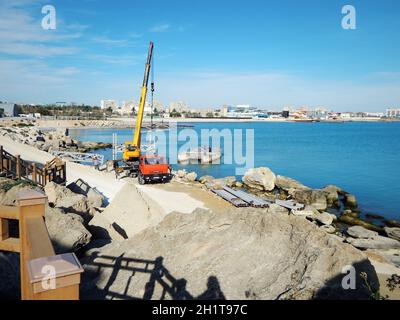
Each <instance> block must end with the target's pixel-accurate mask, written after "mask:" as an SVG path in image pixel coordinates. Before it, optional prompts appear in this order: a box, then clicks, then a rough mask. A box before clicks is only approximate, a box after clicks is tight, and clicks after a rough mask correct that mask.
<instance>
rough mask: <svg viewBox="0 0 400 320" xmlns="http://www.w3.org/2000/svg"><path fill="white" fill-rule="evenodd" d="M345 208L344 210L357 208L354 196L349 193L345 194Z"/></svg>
mask: <svg viewBox="0 0 400 320" xmlns="http://www.w3.org/2000/svg"><path fill="white" fill-rule="evenodd" d="M344 198H345V202H344V204H345V206H346V208H351V209H352V208H357V199H356V196H355V195H353V194H350V193H346V194H345V197H344Z"/></svg>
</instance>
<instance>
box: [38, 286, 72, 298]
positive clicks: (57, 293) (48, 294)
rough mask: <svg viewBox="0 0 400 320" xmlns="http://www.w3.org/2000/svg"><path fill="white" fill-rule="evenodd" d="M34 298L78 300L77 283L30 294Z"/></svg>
mask: <svg viewBox="0 0 400 320" xmlns="http://www.w3.org/2000/svg"><path fill="white" fill-rule="evenodd" d="M32 299H34V300H79V285H78V284H75V285H72V286H68V287H62V288H58V289H55V290H50V291H44V292H41V293H36V294H33V295H32Z"/></svg>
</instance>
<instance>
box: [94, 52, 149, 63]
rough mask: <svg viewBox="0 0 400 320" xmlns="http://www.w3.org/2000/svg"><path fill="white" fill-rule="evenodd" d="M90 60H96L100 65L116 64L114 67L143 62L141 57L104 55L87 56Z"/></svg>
mask: <svg viewBox="0 0 400 320" xmlns="http://www.w3.org/2000/svg"><path fill="white" fill-rule="evenodd" d="M88 58H89V59H91V60H96V61H99V62H102V63H109V64H116V65H125V66H127V65H136V64H137V63H138V62H139V61H142V60H143V57H142V56H138V55H137V56H135V55H116V56H115V55H106V54H92V55H89V56H88Z"/></svg>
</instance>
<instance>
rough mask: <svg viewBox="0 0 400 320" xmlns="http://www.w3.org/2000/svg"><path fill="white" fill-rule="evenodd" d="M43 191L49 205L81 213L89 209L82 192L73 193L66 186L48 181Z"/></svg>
mask: <svg viewBox="0 0 400 320" xmlns="http://www.w3.org/2000/svg"><path fill="white" fill-rule="evenodd" d="M44 191H45V193H46V195H47V197H48V199H49V204H50V205H51V206H54V207H56V208H61V209H63V210H65V211H67V212H72V213H78V214H83V215H84V214H86V213H88V211H89V206H88V203H87V198H86V197H85V196H84V195H83V194H78V193H74V192H72V191H71V190H70V189H68V188H67V187H64V186H62V185H59V184H56V183H54V182H49V183H48V184H47V185H46V186H45V188H44Z"/></svg>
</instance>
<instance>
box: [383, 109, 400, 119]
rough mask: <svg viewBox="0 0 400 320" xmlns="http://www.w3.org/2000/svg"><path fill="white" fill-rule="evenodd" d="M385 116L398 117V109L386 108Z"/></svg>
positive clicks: (399, 115)
mask: <svg viewBox="0 0 400 320" xmlns="http://www.w3.org/2000/svg"><path fill="white" fill-rule="evenodd" d="M386 117H388V118H400V109H394V108H392V109H386Z"/></svg>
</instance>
